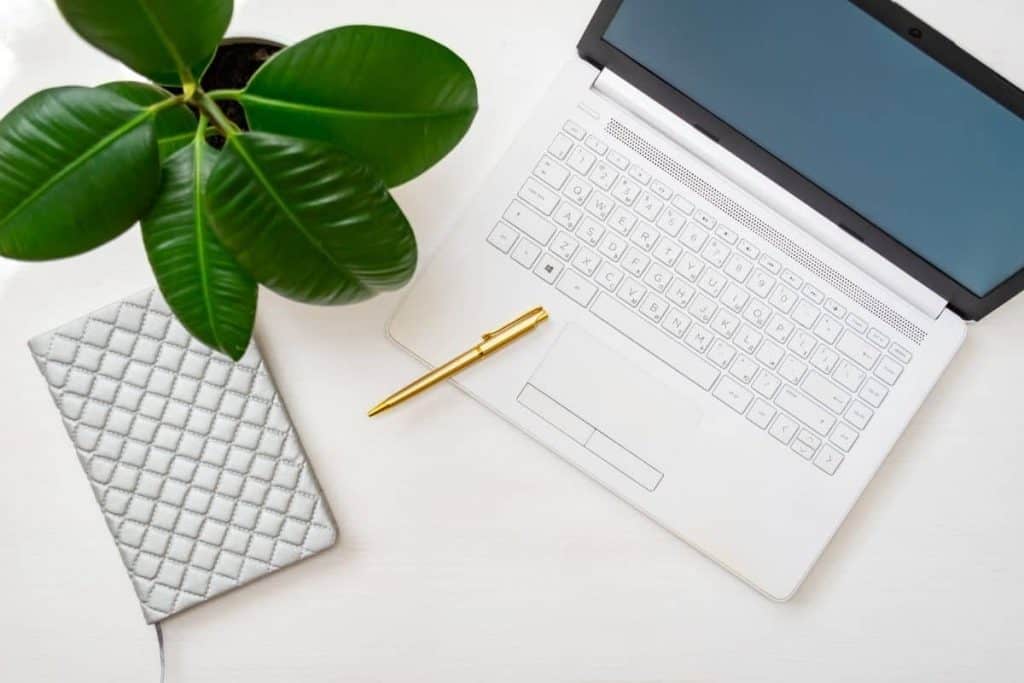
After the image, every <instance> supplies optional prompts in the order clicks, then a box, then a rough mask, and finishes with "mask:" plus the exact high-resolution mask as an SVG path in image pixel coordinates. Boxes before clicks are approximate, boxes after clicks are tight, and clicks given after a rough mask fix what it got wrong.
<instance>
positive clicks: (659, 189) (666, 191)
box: [651, 178, 672, 202]
mask: <svg viewBox="0 0 1024 683" xmlns="http://www.w3.org/2000/svg"><path fill="white" fill-rule="evenodd" d="M651 189H652V190H654V194H656V195H658V196H659V197H661V198H662V199H664V200H665V201H666V202H667V201H668V200H670V199H672V189H671V188H669V186H668V185H666V184H665V183H663V182H661V181H660V180H658V179H657V178H655V179H654V180H652V181H651Z"/></svg>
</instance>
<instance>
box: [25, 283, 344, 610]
mask: <svg viewBox="0 0 1024 683" xmlns="http://www.w3.org/2000/svg"><path fill="white" fill-rule="evenodd" d="M29 348H30V349H31V351H32V355H33V356H34V357H35V359H36V363H37V364H38V365H39V369H40V371H41V372H42V373H43V376H44V377H45V378H46V381H47V383H48V384H49V387H50V392H51V394H52V395H53V399H54V401H55V403H56V404H57V408H58V410H59V411H60V414H61V417H62V418H63V421H64V426H65V427H66V428H67V431H68V434H69V435H70V437H71V440H72V442H73V444H74V447H75V450H76V451H77V452H78V458H79V460H80V461H81V464H82V468H83V469H84V471H85V475H86V477H87V478H88V480H89V483H90V484H91V486H92V489H93V492H94V493H95V495H96V500H97V502H98V503H99V505H100V508H101V510H102V511H103V515H104V517H105V518H106V521H107V526H108V527H109V528H110V532H111V534H112V535H113V537H114V542H115V543H116V545H117V548H118V550H119V551H120V553H121V557H122V559H123V560H124V565H125V567H126V568H127V570H128V575H129V577H130V578H131V580H132V583H133V585H134V587H135V591H136V593H137V594H138V597H139V602H140V603H141V605H142V611H143V614H144V615H145V618H146V621H147V622H149V623H154V622H159V621H161V620H163V619H165V618H167V617H168V616H170V615H172V614H176V613H178V612H180V611H182V610H184V609H187V608H189V607H192V606H194V605H197V604H199V603H201V602H204V601H206V600H208V599H210V598H212V597H214V596H216V595H219V594H221V593H224V592H226V591H229V590H232V589H234V588H237V587H239V586H241V585H244V584H246V583H248V582H250V581H252V580H254V579H257V578H259V577H261V576H264V575H266V574H269V573H271V572H274V571H276V570H278V569H280V568H282V567H286V566H288V565H290V564H294V563H296V562H298V561H300V560H302V559H304V558H306V557H309V556H310V555H314V554H316V553H319V552H321V551H323V550H325V549H327V548H329V547H330V546H332V545H333V544H334V542H335V539H336V529H335V525H334V521H333V519H332V518H331V513H330V510H329V509H328V506H327V503H326V501H325V500H324V497H323V494H322V493H321V491H320V486H319V484H318V483H317V480H316V477H315V475H314V474H313V469H312V467H311V466H310V464H309V462H308V460H307V458H306V455H305V453H304V451H303V449H302V445H301V443H300V442H299V438H298V436H297V435H296V433H295V430H294V428H293V427H292V423H291V419H290V418H289V417H288V412H287V411H286V410H285V407H284V404H283V403H282V402H281V398H280V396H279V395H278V393H277V389H276V387H275V386H274V381H273V379H271V377H270V374H269V373H268V371H267V368H266V366H265V365H264V363H263V359H262V357H261V355H260V351H259V349H258V348H257V345H256V343H255V342H254V343H252V344H251V345H250V347H249V350H248V351H247V352H246V354H245V356H244V357H243V358H242V359H241V360H240V361H239V362H237V363H234V362H232V361H231V360H230V359H229V358H227V357H226V356H223V355H221V354H219V353H216V352H213V351H211V350H210V349H209V348H207V347H206V346H205V345H204V344H202V343H201V342H199V341H198V340H196V339H195V338H194V337H192V336H191V335H189V334H188V332H187V331H185V329H184V328H183V327H182V326H181V325H180V324H179V323H178V322H177V321H176V320H175V319H174V317H173V316H172V314H171V312H170V310H169V309H168V308H167V305H166V303H165V302H164V301H163V299H162V298H161V296H160V294H159V293H158V292H156V291H148V292H143V293H141V294H138V295H135V296H132V297H129V298H128V299H125V300H124V301H121V302H118V303H115V304H112V305H110V306H107V307H105V308H103V309H101V310H98V311H96V312H94V313H92V314H90V315H87V316H85V317H83V318H80V319H78V320H75V321H74V322H71V323H68V324H67V325H64V326H62V327H60V328H58V329H56V330H53V331H52V332H49V333H47V334H44V335H41V336H39V337H36V338H35V339H32V340H31V341H30V342H29Z"/></svg>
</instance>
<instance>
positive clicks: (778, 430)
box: [768, 413, 800, 444]
mask: <svg viewBox="0 0 1024 683" xmlns="http://www.w3.org/2000/svg"><path fill="white" fill-rule="evenodd" d="M799 428H800V425H798V424H797V423H796V421H794V420H793V418H791V417H790V416H789V415H783V414H781V413H780V414H779V416H778V417H776V418H775V422H773V423H772V426H771V428H770V429H769V430H768V433H769V434H771V435H772V436H773V437H775V438H776V439H778V440H779V441H781V442H782V443H786V444H788V443H789V442H790V441H792V440H793V437H794V436H796V430H797V429H799Z"/></svg>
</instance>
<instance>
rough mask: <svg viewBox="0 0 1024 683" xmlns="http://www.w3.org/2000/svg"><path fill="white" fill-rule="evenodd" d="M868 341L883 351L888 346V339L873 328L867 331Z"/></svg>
mask: <svg viewBox="0 0 1024 683" xmlns="http://www.w3.org/2000/svg"><path fill="white" fill-rule="evenodd" d="M868 341H869V342H871V343H872V344H874V345H875V346H877V347H878V348H880V349H885V348H887V347H888V346H889V337H887V336H886V335H884V334H883V333H881V332H879V331H878V330H876V329H875V328H873V327H872V328H871V329H870V330H868Z"/></svg>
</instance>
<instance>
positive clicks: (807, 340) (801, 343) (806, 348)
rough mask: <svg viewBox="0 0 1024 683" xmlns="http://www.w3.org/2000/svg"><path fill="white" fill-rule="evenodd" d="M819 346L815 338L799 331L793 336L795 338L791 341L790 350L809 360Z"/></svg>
mask: <svg viewBox="0 0 1024 683" xmlns="http://www.w3.org/2000/svg"><path fill="white" fill-rule="evenodd" d="M817 344H818V342H817V341H815V339H814V337H812V336H811V335H809V334H808V333H806V332H804V331H803V330H800V331H798V332H797V333H796V334H794V335H793V338H792V339H790V340H789V345H788V346H789V350H790V351H792V352H793V353H795V354H796V355H798V356H800V357H801V358H807V357H808V356H810V355H811V351H813V350H814V347H815V346H816V345H817Z"/></svg>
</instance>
